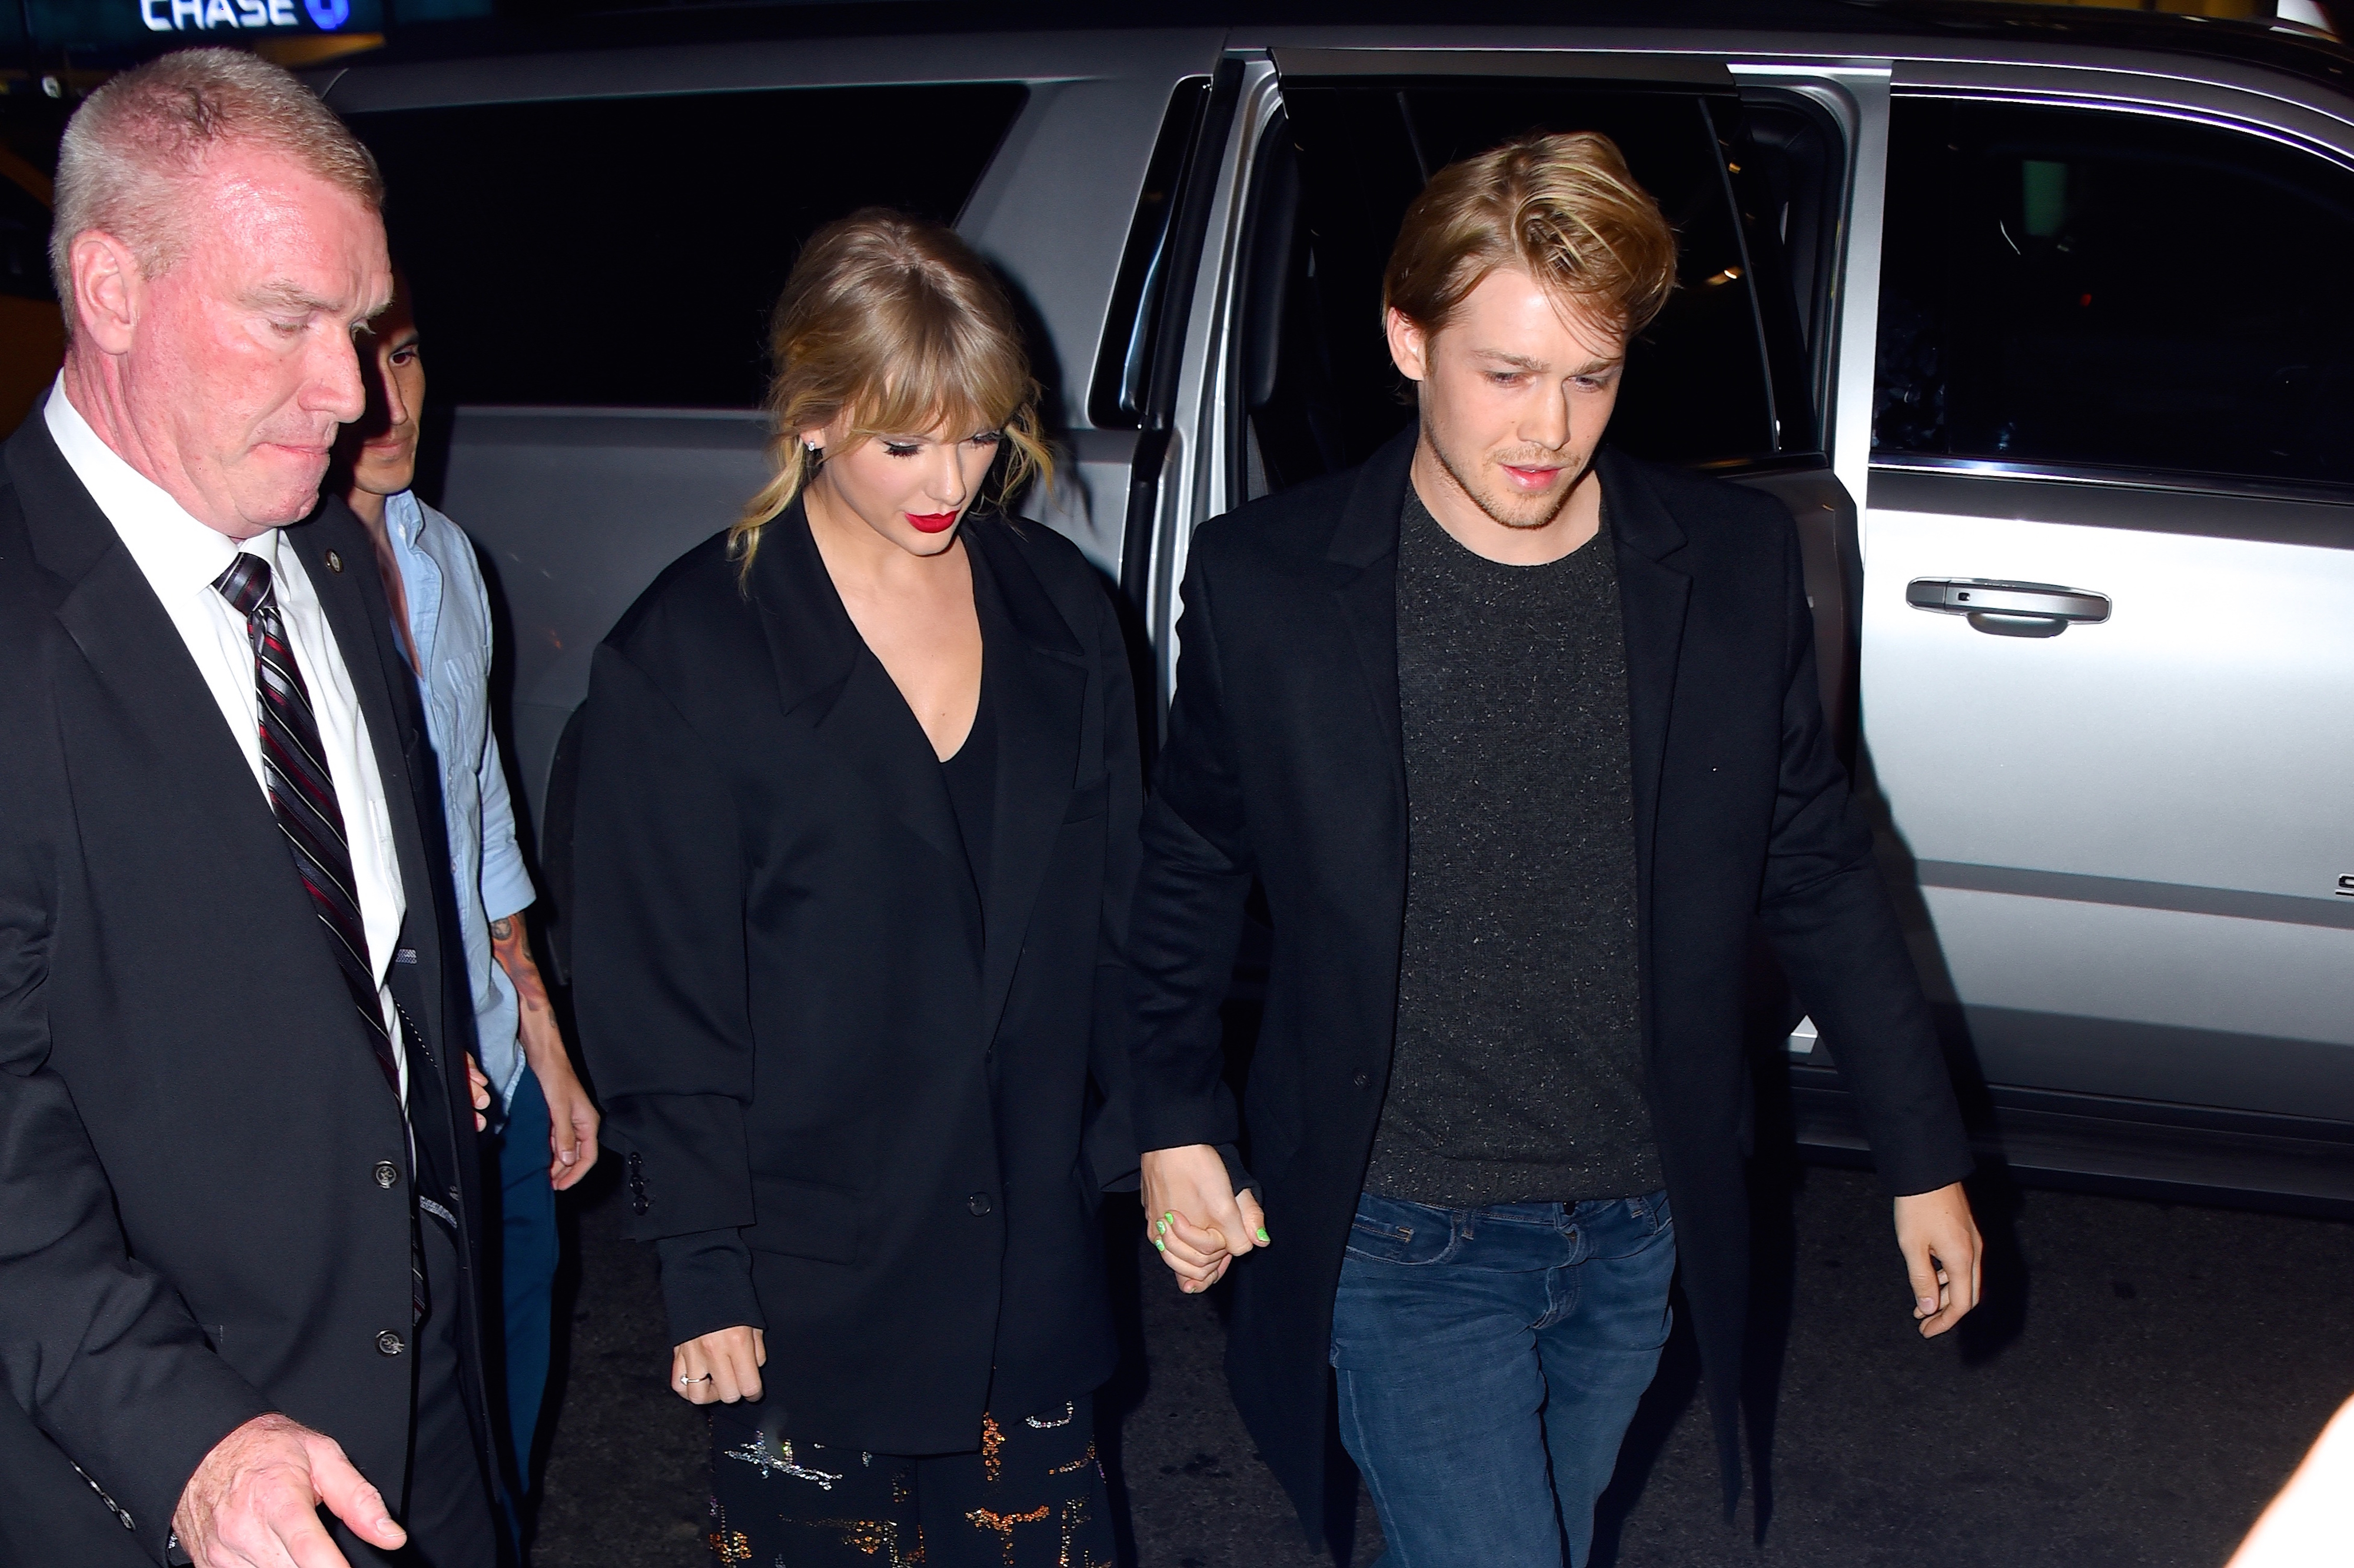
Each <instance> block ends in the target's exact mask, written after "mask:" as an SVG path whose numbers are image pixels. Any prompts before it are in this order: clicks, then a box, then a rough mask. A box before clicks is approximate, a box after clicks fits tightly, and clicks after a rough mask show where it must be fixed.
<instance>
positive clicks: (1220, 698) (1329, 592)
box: [1129, 427, 1970, 1535]
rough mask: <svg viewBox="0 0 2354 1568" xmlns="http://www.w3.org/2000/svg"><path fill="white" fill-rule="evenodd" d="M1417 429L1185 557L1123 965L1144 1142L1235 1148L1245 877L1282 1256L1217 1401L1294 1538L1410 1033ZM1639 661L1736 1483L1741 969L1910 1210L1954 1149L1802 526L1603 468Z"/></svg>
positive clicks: (1320, 1451)
mask: <svg viewBox="0 0 2354 1568" xmlns="http://www.w3.org/2000/svg"><path fill="white" fill-rule="evenodd" d="M1416 433H1417V432H1416V429H1414V428H1412V427H1409V428H1408V429H1407V430H1406V431H1405V433H1404V434H1403V435H1401V436H1399V437H1398V438H1397V439H1396V440H1394V441H1393V442H1391V443H1390V444H1389V445H1387V446H1385V447H1384V448H1383V449H1382V450H1381V451H1380V452H1378V453H1376V454H1375V455H1374V457H1373V459H1372V460H1371V461H1368V462H1367V463H1366V464H1365V465H1364V466H1363V467H1362V468H1360V469H1356V470H1352V471H1349V472H1347V473H1342V474H1338V475H1334V476H1332V477H1331V478H1329V479H1325V480H1320V481H1318V482H1314V483H1311V484H1306V485H1302V486H1300V487H1299V488H1298V489H1296V490H1292V491H1287V492H1285V493H1283V494H1281V495H1278V496H1273V497H1270V498H1268V499H1267V500H1264V501H1259V502H1256V503H1252V504H1250V505H1248V506H1246V507H1244V508H1242V509H1241V510H1240V511H1238V512H1235V513H1234V514H1230V515H1228V516H1225V517H1222V518H1219V519H1217V520H1215V521H1214V522H1211V523H1209V524H1204V526H1203V527H1202V529H1201V530H1200V531H1199V532H1198V533H1197V534H1196V535H1194V538H1193V548H1192V556H1191V559H1190V561H1189V563H1188V565H1187V567H1186V574H1185V585H1184V594H1185V608H1184V615H1183V619H1182V620H1181V621H1180V622H1179V624H1178V633H1179V637H1180V640H1181V648H1182V652H1181V655H1180V662H1179V665H1178V679H1177V692H1176V698H1175V703H1174V706H1173V708H1172V712H1171V715H1170V720H1169V741H1168V747H1167V750H1166V751H1165V752H1164V753H1163V755H1162V758H1161V765H1160V770H1159V773H1158V776H1157V782H1156V786H1155V789H1154V793H1153V796H1152V799H1151V801H1150V805H1149V806H1148V808H1147V810H1146V812H1145V818H1144V839H1145V858H1144V865H1143V869H1142V871H1141V873H1140V880H1139V884H1138V892H1137V906H1136V913H1135V916H1134V918H1133V921H1132V924H1131V928H1130V932H1129V939H1130V948H1129V951H1130V962H1131V964H1132V966H1133V972H1134V977H1135V978H1134V984H1135V1003H1134V1008H1135V1018H1136V1030H1137V1033H1136V1036H1135V1057H1136V1071H1137V1081H1136V1091H1137V1103H1136V1131H1137V1137H1138V1139H1139V1142H1140V1146H1141V1147H1143V1148H1145V1149H1160V1148H1168V1147H1172V1146H1176V1145H1182V1144H1195V1143H1213V1144H1214V1143H1219V1142H1223V1141H1225V1140H1227V1139H1232V1138H1234V1137H1235V1132H1236V1118H1235V1107H1234V1105H1233V1101H1232V1097H1231V1096H1230V1095H1229V1094H1228V1093H1227V1091H1226V1089H1225V1086H1224V1084H1223V1082H1222V1081H1221V1077H1220V1032H1219V1022H1218V1004H1219V1001H1221V999H1222V998H1223V997H1224V996H1225V991H1226V987H1227V979H1228V974H1229V971H1230V968H1231V965H1232V963H1233V959H1234V954H1235V945H1236V942H1237V939H1238V937H1239V934H1240V931H1241V927H1242V919H1243V906H1244V901H1245V899H1246V895H1247V893H1248V890H1249V885H1250V883H1251V880H1252V878H1253V877H1254V876H1256V877H1257V878H1258V880H1259V881H1260V882H1261V883H1262V884H1263V885H1264V886H1265V888H1266V895H1267V906H1268V909H1269V911H1270V912H1271V914H1272V916H1273V919H1274V928H1275V945H1274V955H1273V959H1272V963H1271V966H1270V969H1269V971H1268V976H1267V1000H1266V1012H1265V1016H1264V1022H1263V1023H1262V1025H1261V1028H1260V1033H1259V1038H1258V1045H1257V1054H1256V1055H1255V1056H1254V1057H1253V1059H1252V1065H1251V1072H1250V1078H1249V1083H1248V1086H1247V1090H1246V1107H1244V1110H1245V1118H1246V1120H1247V1123H1248V1130H1249V1150H1250V1161H1251V1167H1252V1170H1253V1171H1254V1173H1255V1174H1256V1175H1257V1177H1258V1179H1259V1181H1261V1182H1262V1183H1263V1184H1264V1192H1265V1202H1266V1209H1267V1229H1268V1232H1269V1234H1271V1235H1272V1236H1273V1237H1274V1245H1272V1246H1271V1247H1269V1248H1268V1249H1267V1251H1266V1252H1263V1253H1254V1254H1252V1255H1249V1256H1247V1257H1246V1258H1244V1259H1243V1260H1241V1262H1240V1263H1239V1264H1238V1265H1237V1266H1236V1267H1235V1270H1234V1271H1233V1272H1234V1280H1235V1296H1234V1316H1233V1322H1232V1331H1231V1335H1230V1338H1229V1340H1228V1349H1227V1361H1226V1366H1227V1373H1228V1376H1229V1378H1230V1380H1231V1382H1232V1383H1233V1387H1234V1393H1235V1402H1236V1404H1238V1405H1239V1406H1240V1407H1241V1410H1242V1413H1243V1415H1244V1418H1245V1419H1246V1422H1247V1423H1248V1424H1249V1426H1250V1429H1251V1432H1252V1435H1253V1436H1254V1437H1255V1438H1256V1439H1257V1442H1258V1445H1259V1447H1260V1450H1261V1451H1262V1452H1263V1453H1264V1454H1265V1455H1266V1457H1267V1460H1268V1462H1269V1463H1270V1464H1272V1465H1273V1466H1274V1467H1275V1469H1276V1471H1277V1473H1278V1476H1279V1477H1280V1478H1281V1479H1282V1480H1283V1482H1284V1484H1285V1486H1286V1487H1287V1488H1288V1489H1289V1491H1290V1492H1291V1495H1292V1498H1293V1500H1294V1501H1295V1502H1296V1503H1297V1504H1298V1505H1299V1510H1300V1516H1301V1519H1302V1520H1303V1522H1305V1523H1306V1524H1307V1526H1308V1529H1309V1531H1310V1534H1311V1535H1320V1533H1321V1531H1322V1526H1323V1515H1324V1503H1323V1498H1324V1496H1325V1489H1326V1486H1327V1466H1328V1463H1329V1459H1330V1456H1329V1454H1328V1452H1327V1447H1326V1443H1327V1431H1328V1425H1327V1415H1326V1408H1327V1402H1328V1401H1329V1399H1330V1397H1331V1393H1330V1391H1331V1368H1330V1365H1329V1363H1328V1360H1327V1357H1328V1352H1329V1349H1330V1340H1331V1319H1332V1297H1333V1290H1334V1287H1335V1285H1336V1283H1337V1281H1338V1279H1339V1277H1340V1271H1341V1252H1342V1249H1343V1247H1344V1245H1345V1244H1346V1242H1347V1239H1348V1234H1349V1224H1350V1218H1351V1215H1352V1213H1353V1212H1354V1209H1355V1206H1356V1202H1357V1195H1358V1192H1359V1191H1360V1189H1361V1187H1362V1184H1363V1178H1364V1172H1365V1168H1366V1162H1367V1160H1368V1158H1369V1157H1370V1154H1371V1151H1372V1148H1373V1130H1374V1125H1375V1123H1376V1121H1377V1120H1378V1118H1379V1116H1380V1112H1381V1105H1382V1095H1383V1092H1384V1087H1385V1086H1386V1082H1387V1078H1388V1074H1389V1065H1390V1052H1391V1045H1392V1041H1393V1038H1394V1031H1395V1024H1396V1008H1397V975H1398V947H1399V940H1400V932H1401V929H1402V923H1403V920H1404V917H1405V883H1406V820H1407V819H1406V800H1405V754H1404V750H1403V744H1402V742H1401V739H1400V727H1399V718H1398V686H1397V577H1396V567H1397V543H1398V526H1399V515H1400V511H1401V508H1402V506H1403V503H1404V501H1405V485H1406V482H1407V469H1408V465H1409V462H1410V460H1411V458H1412V456H1413V451H1414V443H1415V440H1416ZM1599 461H1600V465H1601V477H1602V486H1603V494H1604V496H1605V497H1606V500H1607V503H1608V506H1609V514H1610V520H1611V527H1612V539H1613V541H1614V543H1615V545H1616V546H1617V564H1618V579H1619V593H1620V599H1621V602H1622V604H1623V606H1624V612H1625V620H1626V635H1627V672H1628V715H1629V721H1630V722H1629V726H1628V731H1629V742H1630V745H1631V747H1632V749H1633V753H1634V755H1633V765H1634V790H1635V833H1636V852H1637V866H1638V919H1639V923H1640V927H1639V948H1638V961H1639V962H1640V964H1641V966H1642V973H1641V976H1640V984H1641V999H1642V1021H1643V1031H1644V1043H1645V1047H1646V1052H1647V1056H1646V1068H1647V1073H1648V1086H1649V1096H1650V1102H1651V1118H1652V1126H1653V1128H1654V1130H1655V1133H1656V1135H1657V1137H1658V1139H1659V1152H1660V1158H1661V1161H1662V1163H1663V1165H1664V1166H1665V1168H1666V1172H1667V1181H1668V1192H1669V1195H1670V1201H1671V1202H1672V1203H1673V1205H1674V1208H1675V1215H1676V1244H1677V1252H1678V1257H1679V1260H1680V1266H1681V1271H1682V1279H1683V1286H1684V1292H1685V1296H1686V1298H1687V1300H1688V1301H1689V1302H1690V1304H1691V1313H1692V1318H1693V1321H1694V1327H1695V1330H1696V1332H1697V1334H1698V1337H1699V1340H1700V1345H1701V1351H1702V1358H1703V1362H1704V1366H1705V1369H1706V1382H1707V1385H1708V1389H1709V1393H1710V1396H1711V1400H1712V1404H1713V1406H1714V1410H1715V1414H1716V1430H1717V1438H1718V1444H1719V1448H1720V1453H1721V1456H1722V1457H1723V1460H1724V1462H1725V1463H1726V1465H1727V1466H1728V1470H1727V1476H1728V1485H1731V1484H1733V1478H1735V1477H1737V1475H1738V1473H1739V1472H1738V1466H1739V1458H1738V1448H1737V1445H1736V1438H1735V1436H1734V1432H1735V1426H1734V1404H1735V1400H1736V1397H1737V1393H1738V1388H1739V1381H1740V1361H1741V1350H1742V1340H1743V1325H1744V1315H1745V1312H1746V1310H1747V1300H1748V1289H1749V1271H1748V1207H1747V1202H1746V1198H1745V1194H1744V1170H1743V1160H1744V1150H1743V1148H1742V1139H1743V1127H1744V1112H1745V1108H1746V1098H1745V1097H1746V1094H1747V1089H1748V1077H1747V1066H1746V1063H1745V1060H1744V1051H1743V1046H1742V1038H1743V1019H1742V999H1743V973H1744V961H1743V960H1744V950H1745V942H1746V939H1747V933H1748V931H1749V929H1750V927H1751V923H1752V921H1753V919H1755V920H1761V921H1762V922H1763V924H1764V926H1765V930H1766V931H1767V933H1768V934H1769V935H1770V936H1771V938H1772V939H1773V942H1774V946H1775V948H1776V951H1777V953H1778V954H1779V956H1780V958H1781V959H1782V962H1783V964H1784V966H1785V967H1786V969H1787V971H1788V973H1789V976H1790V979H1791V980H1792V982H1793V983H1794V984H1795V986H1796V987H1797V991H1798V992H1799V994H1800V995H1801V996H1803V997H1804V998H1805V999H1806V1001H1807V1004H1808V1008H1809V1009H1810V1011H1811V1012H1812V1013H1813V1016H1814V1018H1815V1020H1816V1022H1818V1023H1819V1025H1820V1026H1821V1027H1822V1029H1823V1032H1824V1033H1825V1034H1826V1035H1828V1036H1830V1037H1833V1038H1835V1039H1837V1040H1838V1042H1839V1044H1840V1065H1841V1066H1842V1067H1843V1068H1844V1069H1845V1070H1846V1074H1847V1079H1848V1083H1849V1085H1850V1087H1852V1088H1853V1089H1854V1091H1855V1093H1856V1097H1857V1102H1858V1107H1859V1109H1860V1110H1861V1113H1862V1116H1863V1120H1864V1124H1865V1128H1866V1130H1867V1131H1868V1133H1869V1134H1870V1136H1871V1139H1872V1149H1873V1151H1874V1154H1875V1156H1876V1157H1877V1159H1878V1161H1879V1166H1880V1170H1881V1171H1882V1175H1883V1177H1884V1178H1885V1179H1886V1181H1887V1183H1888V1185H1889V1186H1890V1188H1891V1189H1892V1190H1893V1191H1894V1192H1927V1191H1931V1190H1934V1189H1935V1188H1938V1187H1942V1186H1945V1185H1946V1183H1948V1182H1951V1181H1957V1180H1959V1179H1960V1178H1961V1177H1962V1176H1963V1175H1964V1174H1966V1173H1967V1171H1968V1170H1969V1169H1970V1156H1969V1151H1968V1147H1967V1143H1966V1141H1965V1139H1964V1137H1963V1133H1962V1128H1961V1122H1960V1118H1959V1116H1958V1114H1957V1112H1956V1107H1955V1101H1954V1096H1953V1091H1952V1086H1951V1084H1950V1082H1949V1080H1948V1077H1947V1075H1946V1066H1945V1063H1944V1061H1943V1059H1942V1057H1941V1055H1940V1054H1939V1051H1938V1048H1937V1044H1936V1042H1935V1036H1934V1034H1933V1033H1932V1027H1931V1022H1930V1018H1929V1013H1928V1009H1927V1006H1926V1004H1925V1001H1924V1000H1923V998H1922V994H1921V989H1920V984H1919V981H1918V980H1917V978H1916V977H1915V975H1914V969H1913V966H1912V961H1911V959H1910V958H1909V957H1908V956H1907V955H1906V952H1905V948H1904V944H1903V938H1902V937H1901V935H1900V934H1899V931H1898V928H1897V924H1896V920H1895V917H1894V915H1893V910H1892V909H1891V906H1890V905H1889V901H1888V897H1887V895H1886V892H1885V890H1884V889H1883V888H1882V885H1881V883H1880V881H1879V878H1878V874H1877V873H1876V872H1875V871H1874V869H1873V866H1872V837H1871V833H1870V832H1869V831H1868V829H1867V827H1866V825H1865V823H1864V821H1863V819H1862V816H1861V812H1860V811H1859V810H1857V809H1856V807H1855V805H1854V803H1853V802H1852V800H1850V795H1849V790H1848V781H1847V777H1846V775H1845V773H1844V771H1843V770H1842V769H1841V768H1840V763H1839V761H1838V758H1836V756H1835V755H1834V753H1833V751H1832V748H1831V744H1830V740H1829V736H1828V735H1827V734H1826V732H1825V728H1824V724H1823V715H1822V705H1821V702H1820V699H1819V695H1818V694H1817V691H1816V676H1815V663H1814V652H1813V650H1814V634H1813V628H1812V620H1811V618H1810V616H1809V615H1808V609H1807V600H1806V595H1805V590H1804V588H1803V587H1802V586H1801V581H1800V570H1799V557H1798V545H1797V535H1796V531H1795V530H1794V529H1793V528H1792V526H1791V523H1790V518H1789V516H1788V514H1787V513H1786V512H1785V511H1784V510H1783V509H1782V507H1781V505H1780V504H1779V503H1776V502H1775V501H1773V500H1772V499H1770V498H1769V497H1766V496H1763V495H1759V494H1756V493H1753V492H1750V491H1746V490H1743V489H1740V488H1738V487H1736V486H1734V485H1730V484H1726V483H1723V482H1717V481H1713V480H1709V479H1703V478H1700V477H1697V476H1694V475H1692V474H1690V473H1687V472H1685V471H1681V470H1677V469H1670V468H1666V467H1661V466H1658V465H1655V464H1651V463H1647V462H1641V461H1636V460H1634V459H1632V458H1628V457H1626V456H1623V455H1621V454H1618V453H1617V452H1614V451H1611V450H1604V452H1603V453H1602V455H1601V458H1600V460H1599Z"/></svg>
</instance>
